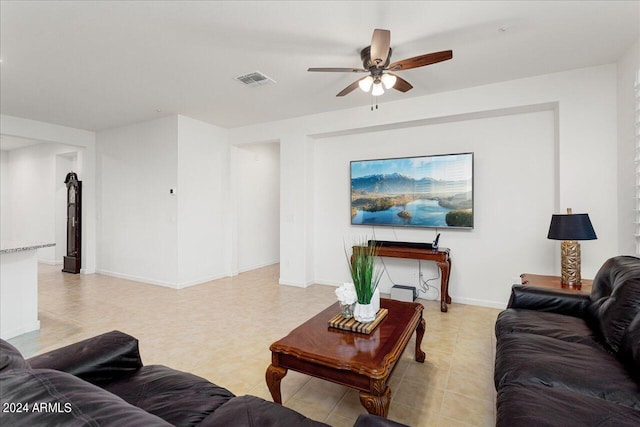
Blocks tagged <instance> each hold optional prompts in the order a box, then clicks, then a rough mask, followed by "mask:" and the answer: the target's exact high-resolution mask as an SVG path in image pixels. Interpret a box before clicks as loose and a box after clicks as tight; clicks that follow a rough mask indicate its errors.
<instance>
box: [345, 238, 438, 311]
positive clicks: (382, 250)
mask: <svg viewBox="0 0 640 427" xmlns="http://www.w3.org/2000/svg"><path fill="white" fill-rule="evenodd" d="M358 247H359V246H354V247H353V250H354V251H357V250H358V249H357V248H358ZM378 256H384V257H389V258H409V259H417V260H427V261H435V263H436V264H437V265H438V268H439V269H440V311H441V312H443V313H446V312H447V304H451V297H450V296H449V275H450V273H451V257H450V256H449V248H439V249H436V250H433V249H419V248H411V247H405V246H380V247H379V248H378Z"/></svg>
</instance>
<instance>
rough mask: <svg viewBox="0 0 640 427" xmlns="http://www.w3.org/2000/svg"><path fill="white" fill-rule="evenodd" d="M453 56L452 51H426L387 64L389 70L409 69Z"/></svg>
mask: <svg viewBox="0 0 640 427" xmlns="http://www.w3.org/2000/svg"><path fill="white" fill-rule="evenodd" d="M451 58H453V51H451V50H443V51H442V52H433V53H427V54H425V55H420V56H414V57H413V58H408V59H403V60H402V61H396V62H394V63H392V64H390V65H389V67H388V69H389V70H391V71H402V70H410V69H411V68H418V67H424V66H425V65H430V64H435V63H436V62H442V61H447V60H449V59H451Z"/></svg>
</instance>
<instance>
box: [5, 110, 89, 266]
mask: <svg viewBox="0 0 640 427" xmlns="http://www.w3.org/2000/svg"><path fill="white" fill-rule="evenodd" d="M0 129H1V131H2V134H5V135H11V136H17V137H20V138H25V139H32V140H36V141H42V142H47V143H54V144H63V145H68V146H73V147H75V149H76V152H77V167H78V170H77V171H76V172H77V173H78V177H81V179H82V196H83V197H82V268H81V270H80V272H81V273H84V274H91V273H94V272H95V268H96V187H95V185H96V183H95V133H94V132H90V131H86V130H82V129H74V128H70V127H66V126H60V125H54V124H51V123H44V122H39V121H36V120H28V119H23V118H20V117H13V116H7V115H5V114H1V115H0Z"/></svg>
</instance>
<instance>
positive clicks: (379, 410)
mask: <svg viewBox="0 0 640 427" xmlns="http://www.w3.org/2000/svg"><path fill="white" fill-rule="evenodd" d="M390 402H391V389H390V388H389V387H388V386H387V388H385V390H384V393H382V395H381V396H375V395H373V394H369V393H366V392H364V391H361V392H360V403H362V406H364V409H366V410H367V412H368V413H370V414H373V415H377V416H379V417H384V418H387V415H388V414H389V403H390Z"/></svg>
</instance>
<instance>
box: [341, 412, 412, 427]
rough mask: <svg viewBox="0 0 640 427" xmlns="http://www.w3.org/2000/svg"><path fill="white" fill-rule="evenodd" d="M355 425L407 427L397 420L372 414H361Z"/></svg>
mask: <svg viewBox="0 0 640 427" xmlns="http://www.w3.org/2000/svg"><path fill="white" fill-rule="evenodd" d="M353 427H407V426H406V425H405V424H400V423H398V422H396V421H392V420H388V419H386V418H382V417H379V416H377V415H371V414H360V416H358V419H357V420H356V423H355V424H354V425H353Z"/></svg>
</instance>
